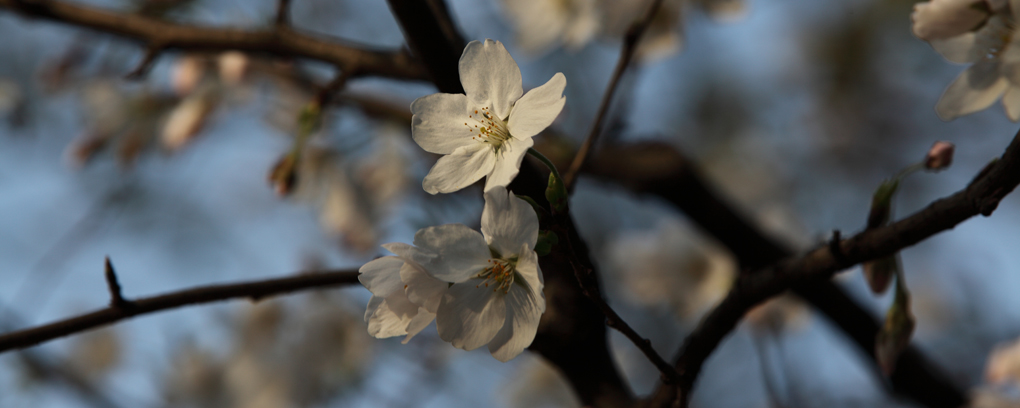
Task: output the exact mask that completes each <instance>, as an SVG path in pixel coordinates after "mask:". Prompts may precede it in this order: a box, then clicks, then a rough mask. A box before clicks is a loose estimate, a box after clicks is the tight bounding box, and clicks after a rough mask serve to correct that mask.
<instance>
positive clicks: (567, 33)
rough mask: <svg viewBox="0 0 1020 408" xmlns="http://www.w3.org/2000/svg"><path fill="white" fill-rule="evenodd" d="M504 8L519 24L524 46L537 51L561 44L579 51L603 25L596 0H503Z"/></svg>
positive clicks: (521, 44)
mask: <svg viewBox="0 0 1020 408" xmlns="http://www.w3.org/2000/svg"><path fill="white" fill-rule="evenodd" d="M503 7H504V8H505V9H506V11H507V14H509V15H510V18H511V19H512V20H513V22H514V24H515V25H516V31H517V41H518V43H519V44H520V47H521V48H522V49H524V51H525V52H528V53H533V54H535V53H541V52H543V51H546V50H548V49H549V48H551V47H553V46H556V45H558V44H560V43H562V44H564V45H566V47H567V48H568V49H570V50H573V51H576V50H579V49H581V48H582V47H584V46H585V45H586V44H588V42H589V41H591V39H592V37H594V36H595V34H596V33H597V32H598V29H599V26H600V25H601V22H600V19H601V15H600V8H599V7H598V3H597V2H596V0H503Z"/></svg>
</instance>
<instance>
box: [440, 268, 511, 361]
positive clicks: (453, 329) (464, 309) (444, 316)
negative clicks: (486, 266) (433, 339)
mask: <svg viewBox="0 0 1020 408" xmlns="http://www.w3.org/2000/svg"><path fill="white" fill-rule="evenodd" d="M481 282H482V280H481V279H471V280H469V281H467V282H463V283H457V284H454V285H453V286H451V287H450V289H448V290H447V291H446V294H445V295H443V300H442V302H440V303H439V312H438V313H436V328H437V329H438V330H439V337H440V338H442V339H443V340H444V341H448V342H450V343H451V344H453V346H454V347H457V348H462V349H464V350H474V349H476V348H479V347H481V346H482V345H484V344H485V343H488V342H489V341H490V340H492V338H493V336H495V335H496V333H497V332H498V331H499V329H500V328H502V327H503V321H504V320H505V319H506V302H504V301H503V298H504V297H506V295H505V294H503V293H502V292H497V291H494V290H493V289H490V288H487V287H475V286H477V285H478V284H480V283H481Z"/></svg>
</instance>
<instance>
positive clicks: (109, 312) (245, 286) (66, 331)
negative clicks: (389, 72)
mask: <svg viewBox="0 0 1020 408" xmlns="http://www.w3.org/2000/svg"><path fill="white" fill-rule="evenodd" d="M354 283H358V272H357V271H352V270H342V271H321V272H304V273H302V274H301V275H298V276H292V277H286V278H276V279H267V280H260V281H253V282H244V283H235V284H228V285H210V286H200V287H196V288H192V289H186V290H181V291H178V292H171V293H167V294H164V295H159V296H153V297H147V298H141V299H136V300H133V301H131V302H130V303H125V304H121V305H111V306H109V307H107V308H104V309H99V310H96V311H94V312H91V313H86V314H83V315H80V316H76V317H72V318H68V319H64V320H60V321H56V322H53V323H50V324H46V325H42V326H36V327H32V328H28V329H23V330H18V331H14V332H10V333H6V334H3V335H0V353H3V352H6V351H10V350H14V349H20V348H25V347H31V346H34V345H37V344H39V343H43V342H46V341H50V340H53V339H57V338H60V337H64V336H68V335H71V334H75V333H79V332H84V331H87V330H91V329H95V328H98V327H101V326H105V325H108V324H112V323H116V322H118V321H121V320H124V319H128V318H131V317H134V316H138V315H142V314H148V313H154V312H159V311H162V310H167V309H175V308H178V307H182V306H188V305H195V304H199V303H209V302H217V301H221V300H228V299H235V298H248V299H251V300H253V301H257V300H259V299H262V298H265V297H270V296H276V295H281V294H285V293H290V292H297V291H303V290H309V289H317V288H324V287H329V286H337V285H349V284H354Z"/></svg>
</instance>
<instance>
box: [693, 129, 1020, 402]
mask: <svg viewBox="0 0 1020 408" xmlns="http://www.w3.org/2000/svg"><path fill="white" fill-rule="evenodd" d="M1017 184H1020V133H1018V134H1017V136H1016V137H1014V139H1013V141H1012V143H1010V145H1009V147H1007V148H1006V151H1005V153H1003V155H1002V157H1001V158H999V159H998V160H996V161H993V162H992V163H990V164H989V165H988V166H987V167H986V168H985V169H984V170H982V171H981V173H979V174H978V175H977V177H975V179H974V180H973V181H972V182H971V183H970V184H969V185H967V187H966V188H965V189H963V190H961V191H959V192H957V193H956V194H953V195H951V196H949V197H946V198H943V199H940V200H937V201H935V202H933V203H931V204H929V205H928V206H927V207H925V208H924V209H922V210H921V211H918V212H916V213H914V214H913V215H911V216H909V217H907V218H904V219H902V220H900V221H897V222H895V223H892V224H890V225H887V226H885V227H881V228H875V229H870V230H867V231H864V232H861V233H859V234H857V235H855V236H853V237H851V238H849V239H845V240H842V241H840V242H839V243H838V248H839V253H834V252H833V251H832V249H831V247H830V246H822V247H820V248H818V249H815V250H813V251H811V252H809V253H807V254H805V255H803V256H800V257H790V258H787V259H784V260H782V261H780V262H778V263H776V264H773V265H772V266H770V267H768V268H765V269H762V270H760V271H757V272H754V273H749V274H744V275H741V276H740V277H739V278H738V279H737V282H736V283H735V285H734V287H733V289H731V290H730V293H729V294H728V295H727V296H726V298H725V299H723V301H722V303H720V304H719V305H718V306H717V307H716V308H715V309H713V310H712V311H711V312H710V313H709V314H708V315H707V316H706V317H705V318H704V319H703V320H702V322H701V324H699V325H698V327H697V328H696V329H695V330H694V332H693V333H691V335H690V336H688V337H687V339H686V340H685V341H684V345H683V347H682V348H681V350H682V351H681V353H680V355H679V356H678V357H677V359H676V361H675V364H676V368H677V371H679V372H680V373H681V383H680V387H681V390H682V395H681V396H680V398H682V399H683V400H686V398H687V397H688V396H689V394H690V390H691V388H692V387H693V384H694V381H695V380H696V379H697V376H698V374H699V373H700V371H701V367H702V365H703V364H704V362H705V360H706V359H707V358H708V356H709V355H710V354H711V353H712V351H713V350H715V348H716V347H717V346H718V345H719V343H720V342H721V341H722V340H723V339H724V338H725V337H726V335H728V334H729V333H730V332H732V330H733V329H734V328H735V327H736V325H737V323H738V322H739V321H740V319H741V318H743V316H744V314H745V313H747V311H748V310H749V309H750V308H751V307H753V306H755V305H757V304H759V303H761V302H762V301H764V300H766V299H768V298H770V297H772V296H775V295H778V294H780V293H782V292H783V291H785V290H787V289H791V288H793V287H796V286H797V285H800V284H803V283H807V282H811V281H814V280H818V279H828V278H831V277H832V275H834V274H835V273H836V272H839V271H841V270H844V269H846V268H849V267H851V266H853V265H856V264H858V263H861V262H864V261H869V260H873V259H877V258H881V257H883V256H888V255H891V254H893V253H895V252H897V251H899V250H902V249H903V248H906V247H909V246H912V245H914V244H916V243H918V242H921V241H922V240H924V239H927V238H928V237H931V236H932V235H935V234H937V233H939V232H942V231H945V230H947V229H952V228H953V227H955V226H956V225H957V224H959V223H961V222H963V221H965V220H967V219H968V218H970V217H973V216H975V215H978V214H981V215H984V216H989V215H991V214H992V212H993V211H995V209H996V208H997V207H998V205H999V202H1000V201H1001V200H1002V198H1003V197H1005V196H1006V195H1007V194H1009V193H1010V192H1012V191H1013V190H1014V189H1015V188H1016V186H1017Z"/></svg>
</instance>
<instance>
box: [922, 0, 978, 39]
mask: <svg viewBox="0 0 1020 408" xmlns="http://www.w3.org/2000/svg"><path fill="white" fill-rule="evenodd" d="M990 7H991V6H990V5H989V3H986V2H985V1H983V0H931V1H929V2H925V3H917V4H915V5H914V13H913V14H911V15H910V20H911V21H913V22H914V35H916V36H917V38H920V39H922V40H925V41H931V40H942V39H946V38H952V37H956V36H958V35H961V34H965V33H966V32H968V31H971V30H973V29H974V28H976V27H977V26H978V25H980V24H981V22H982V21H984V20H985V19H986V18H988V16H989V12H990V10H989V8H990Z"/></svg>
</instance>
